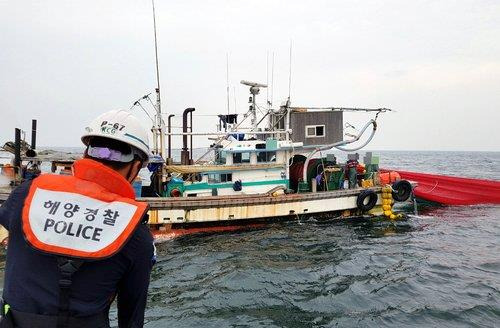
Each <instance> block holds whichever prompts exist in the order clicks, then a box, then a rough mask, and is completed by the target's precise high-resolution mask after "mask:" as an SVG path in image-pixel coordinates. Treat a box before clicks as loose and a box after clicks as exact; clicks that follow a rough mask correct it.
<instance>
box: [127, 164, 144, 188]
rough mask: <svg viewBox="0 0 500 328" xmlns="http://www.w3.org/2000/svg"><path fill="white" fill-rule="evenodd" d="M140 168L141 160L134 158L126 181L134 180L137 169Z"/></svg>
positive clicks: (137, 172)
mask: <svg viewBox="0 0 500 328" xmlns="http://www.w3.org/2000/svg"><path fill="white" fill-rule="evenodd" d="M141 168H142V162H141V161H140V160H137V159H134V161H133V162H132V164H131V167H130V170H129V172H130V173H131V174H130V175H129V177H128V179H127V180H128V182H130V183H132V182H134V179H135V178H136V177H137V175H138V174H139V171H140V170H141Z"/></svg>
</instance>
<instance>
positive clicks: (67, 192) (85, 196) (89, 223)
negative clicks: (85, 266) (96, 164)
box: [22, 174, 148, 259]
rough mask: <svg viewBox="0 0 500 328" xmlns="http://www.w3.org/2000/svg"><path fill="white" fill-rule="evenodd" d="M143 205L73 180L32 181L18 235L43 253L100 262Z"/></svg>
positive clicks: (112, 250)
mask: <svg viewBox="0 0 500 328" xmlns="http://www.w3.org/2000/svg"><path fill="white" fill-rule="evenodd" d="M147 209H148V206H147V204H146V203H140V202H136V201H135V200H133V199H130V198H126V197H122V196H120V195H117V194H115V193H112V192H110V191H108V190H106V189H105V188H103V187H102V186H100V185H99V184H97V183H94V182H91V181H86V180H82V179H79V178H76V177H74V176H58V175H51V174H46V175H42V176H40V177H38V178H36V179H34V180H33V183H32V185H31V188H30V191H29V193H28V197H27V198H26V200H25V202H24V207H23V215H22V220H23V233H24V236H25V238H26V240H27V241H28V243H29V244H30V245H31V246H32V247H34V248H35V249H38V250H40V251H43V252H47V253H50V254H57V255H62V256H69V257H78V258H83V259H103V258H106V257H109V256H111V255H113V254H115V253H116V252H118V251H119V250H120V249H121V247H122V246H123V245H124V244H125V243H126V241H127V240H128V239H129V238H130V236H131V235H132V233H133V232H134V230H135V228H136V226H137V225H138V224H139V222H140V221H141V218H142V217H143V215H144V214H145V213H146V211H147Z"/></svg>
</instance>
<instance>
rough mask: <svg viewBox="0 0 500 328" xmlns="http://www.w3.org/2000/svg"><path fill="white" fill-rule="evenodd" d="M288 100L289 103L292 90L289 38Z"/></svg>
mask: <svg viewBox="0 0 500 328" xmlns="http://www.w3.org/2000/svg"><path fill="white" fill-rule="evenodd" d="M288 73H289V74H288V102H289V103H290V96H291V92H292V40H290V61H289V70H288Z"/></svg>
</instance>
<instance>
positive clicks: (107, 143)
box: [83, 137, 142, 170]
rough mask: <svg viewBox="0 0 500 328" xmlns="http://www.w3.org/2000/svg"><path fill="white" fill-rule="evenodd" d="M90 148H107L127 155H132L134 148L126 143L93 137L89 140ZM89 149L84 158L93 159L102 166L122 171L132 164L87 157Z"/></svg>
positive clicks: (136, 157)
mask: <svg viewBox="0 0 500 328" xmlns="http://www.w3.org/2000/svg"><path fill="white" fill-rule="evenodd" d="M88 146H91V147H106V148H109V149H113V150H116V151H119V152H121V153H122V154H125V155H127V154H130V153H131V152H132V148H131V147H130V145H127V144H126V143H124V142H121V141H118V140H115V139H110V138H104V137H91V139H90V140H89V143H88ZM87 149H88V148H87ZM87 149H86V150H85V153H84V155H83V157H84V158H90V159H93V160H94V161H97V162H99V163H102V164H104V165H106V166H108V167H110V168H112V169H113V170H121V169H123V168H124V167H126V166H127V165H128V164H130V162H127V163H126V162H116V161H108V160H105V159H101V158H94V157H91V156H89V155H87ZM134 159H137V160H140V161H142V159H141V158H139V157H138V156H135V157H134Z"/></svg>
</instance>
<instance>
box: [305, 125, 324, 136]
mask: <svg viewBox="0 0 500 328" xmlns="http://www.w3.org/2000/svg"><path fill="white" fill-rule="evenodd" d="M324 136H325V126H324V125H306V138H318V137H324Z"/></svg>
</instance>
